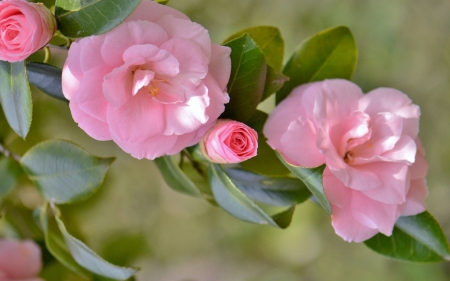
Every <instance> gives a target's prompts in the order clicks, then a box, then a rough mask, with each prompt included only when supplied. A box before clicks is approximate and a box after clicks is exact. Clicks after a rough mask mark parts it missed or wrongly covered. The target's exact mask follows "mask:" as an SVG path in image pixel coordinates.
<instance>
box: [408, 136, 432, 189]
mask: <svg viewBox="0 0 450 281" xmlns="http://www.w3.org/2000/svg"><path fill="white" fill-rule="evenodd" d="M415 141H416V145H417V154H416V159H415V161H414V164H413V165H411V166H410V167H409V172H410V173H411V179H413V180H415V179H422V178H425V177H426V175H427V172H428V163H427V160H425V156H424V155H425V151H424V150H423V147H422V143H421V142H420V140H419V139H416V140H415Z"/></svg>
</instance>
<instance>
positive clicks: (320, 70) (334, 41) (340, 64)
mask: <svg viewBox="0 0 450 281" xmlns="http://www.w3.org/2000/svg"><path fill="white" fill-rule="evenodd" d="M357 59H358V50H357V48H356V43H355V40H354V38H353V35H352V33H351V32H350V30H349V29H348V28H347V27H345V26H338V27H335V28H331V29H327V30H324V31H322V32H319V33H317V34H316V35H314V36H312V37H310V38H308V39H306V40H305V41H303V42H302V43H301V44H300V46H299V47H298V48H297V50H296V51H295V52H294V54H293V55H292V57H291V58H290V59H289V61H288V62H287V64H286V66H285V67H284V69H283V74H285V75H287V76H289V77H290V80H289V82H287V83H285V84H284V86H283V88H281V90H280V91H278V92H277V103H279V102H281V101H282V100H283V99H284V98H286V96H287V95H288V94H289V93H290V92H291V91H292V89H294V88H295V87H297V86H299V85H301V84H305V83H309V82H313V81H320V80H324V79H331V78H343V79H350V78H351V77H352V75H353V72H354V71H355V68H356V62H357Z"/></svg>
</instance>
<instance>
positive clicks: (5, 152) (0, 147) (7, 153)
mask: <svg viewBox="0 0 450 281" xmlns="http://www.w3.org/2000/svg"><path fill="white" fill-rule="evenodd" d="M0 153H2V154H3V155H5V156H6V157H9V158H12V159H14V160H16V161H17V162H20V160H21V158H20V156H19V155H17V154H14V153H12V152H11V151H9V150H8V149H6V148H5V147H4V146H3V145H2V144H1V143H0Z"/></svg>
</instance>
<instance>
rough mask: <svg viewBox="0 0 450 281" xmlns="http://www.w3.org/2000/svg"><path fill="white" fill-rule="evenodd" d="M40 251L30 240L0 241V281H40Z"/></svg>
mask: <svg viewBox="0 0 450 281" xmlns="http://www.w3.org/2000/svg"><path fill="white" fill-rule="evenodd" d="M41 269H42V256H41V249H40V248H39V247H38V246H37V245H36V244H35V243H34V242H33V241H30V240H27V241H17V240H9V239H4V240H0V280H2V281H13V280H18V281H42V279H40V278H38V277H36V276H37V275H38V274H39V272H40V271H41Z"/></svg>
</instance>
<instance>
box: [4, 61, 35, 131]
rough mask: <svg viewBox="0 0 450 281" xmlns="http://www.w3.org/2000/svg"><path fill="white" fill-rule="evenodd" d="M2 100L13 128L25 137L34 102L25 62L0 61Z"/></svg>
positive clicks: (29, 124)
mask: <svg viewBox="0 0 450 281" xmlns="http://www.w3.org/2000/svg"><path fill="white" fill-rule="evenodd" d="M0 85H1V86H0V102H1V104H2V108H3V112H4V114H5V117H6V119H7V120H8V123H9V125H10V126H11V128H12V129H13V130H14V132H16V134H18V135H19V136H21V137H22V138H25V137H26V136H27V134H28V131H29V130H30V126H31V118H32V113H33V104H32V100H31V92H30V86H29V85H28V81H27V73H26V69H25V63H24V62H23V61H21V62H15V63H9V62H6V61H0Z"/></svg>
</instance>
